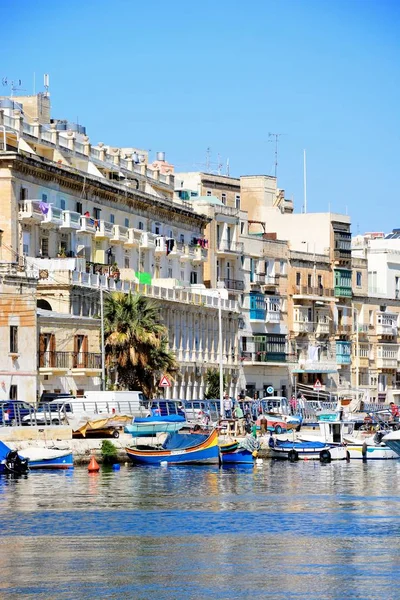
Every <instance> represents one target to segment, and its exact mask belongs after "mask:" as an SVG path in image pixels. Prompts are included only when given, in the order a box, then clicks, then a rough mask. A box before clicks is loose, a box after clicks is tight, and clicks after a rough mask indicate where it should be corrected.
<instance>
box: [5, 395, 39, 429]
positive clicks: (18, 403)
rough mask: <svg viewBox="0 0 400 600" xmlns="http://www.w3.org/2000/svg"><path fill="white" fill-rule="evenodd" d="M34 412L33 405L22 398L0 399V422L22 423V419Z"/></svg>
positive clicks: (8, 423) (6, 423)
mask: <svg viewBox="0 0 400 600" xmlns="http://www.w3.org/2000/svg"><path fill="white" fill-rule="evenodd" d="M34 413H35V407H34V406H33V405H32V404H29V402H24V401H23V400H2V401H1V402H0V424H1V425H22V422H23V420H24V419H25V418H26V417H28V419H29V418H30V416H31V415H33V414H34Z"/></svg>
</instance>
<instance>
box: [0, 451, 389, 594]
mask: <svg viewBox="0 0 400 600" xmlns="http://www.w3.org/2000/svg"><path fill="white" fill-rule="evenodd" d="M399 469H400V465H399V464H398V463H397V462H396V461H388V462H386V463H368V464H363V463H362V462H360V463H355V462H353V463H349V464H347V463H333V464H330V465H320V464H319V463H314V462H312V461H310V462H306V463H302V462H300V463H297V464H287V463H282V462H278V461H269V462H265V463H263V465H262V466H261V467H260V468H254V469H248V468H247V467H246V468H244V469H243V468H239V469H237V468H223V469H218V468H217V467H213V466H210V467H205V468H202V467H177V468H175V467H168V468H146V467H123V468H122V469H121V471H118V472H115V471H112V470H106V471H102V472H100V473H99V474H97V475H91V476H89V475H88V473H87V471H86V470H85V469H75V470H74V471H73V472H69V473H61V472H60V473H40V472H36V473H30V474H29V476H28V478H26V479H23V480H7V479H5V478H0V526H1V530H0V531H1V535H2V552H1V553H0V569H1V572H2V573H3V574H4V573H6V574H7V576H6V577H2V578H1V579H0V597H1V598H16V599H17V598H18V599H19V598H21V597H23V596H24V595H25V594H26V595H28V594H33V593H34V594H35V595H36V597H37V598H39V599H41V598H43V599H46V600H48V599H52V598H57V600H63V599H67V598H68V599H70V598H82V599H85V598H88V599H89V598H118V599H120V598H162V599H164V598H165V599H167V600H169V599H177V598H193V599H197V598H199V599H200V598H231V599H234V598H238V599H241V598H246V599H247V598H248V597H249V596H250V595H251V597H252V598H265V597H267V596H269V597H273V598H277V599H280V598H288V597H292V598H308V599H318V600H322V599H325V598H326V599H328V598H329V600H332V599H336V598H337V599H343V598H371V599H372V598H379V599H380V600H381V598H382V597H385V598H396V597H399V595H400V590H399V589H398V587H399V585H398V583H397V581H398V579H397V573H398V568H399V561H400V559H399V546H400V543H399V541H398V539H399V537H398V536H399V527H398V524H397V523H398V515H399V510H400V506H399V485H400V483H399Z"/></svg>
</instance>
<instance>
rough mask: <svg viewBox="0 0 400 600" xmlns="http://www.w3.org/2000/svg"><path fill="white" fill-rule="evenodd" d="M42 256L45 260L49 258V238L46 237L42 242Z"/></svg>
mask: <svg viewBox="0 0 400 600" xmlns="http://www.w3.org/2000/svg"><path fill="white" fill-rule="evenodd" d="M40 254H41V256H42V257H44V258H48V256H49V238H47V237H44V238H42V239H41V240H40Z"/></svg>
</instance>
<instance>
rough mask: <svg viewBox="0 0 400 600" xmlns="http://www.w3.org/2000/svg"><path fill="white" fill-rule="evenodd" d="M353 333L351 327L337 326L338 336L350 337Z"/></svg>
mask: <svg viewBox="0 0 400 600" xmlns="http://www.w3.org/2000/svg"><path fill="white" fill-rule="evenodd" d="M352 331H353V328H352V326H351V325H342V324H339V325H337V326H336V332H335V333H336V334H337V335H350V334H351V333H352Z"/></svg>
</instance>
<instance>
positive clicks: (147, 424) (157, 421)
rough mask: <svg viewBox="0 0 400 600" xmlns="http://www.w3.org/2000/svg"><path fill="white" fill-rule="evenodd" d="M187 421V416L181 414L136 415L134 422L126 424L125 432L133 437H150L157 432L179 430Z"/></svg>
mask: <svg viewBox="0 0 400 600" xmlns="http://www.w3.org/2000/svg"><path fill="white" fill-rule="evenodd" d="M185 423H186V420H185V417H182V416H181V415H165V416H154V415H152V416H150V417H134V419H133V421H132V423H129V424H127V425H125V433H130V434H131V435H132V436H133V437H149V436H152V435H154V434H156V433H171V432H174V431H178V430H179V429H182V427H184V425H185Z"/></svg>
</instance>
